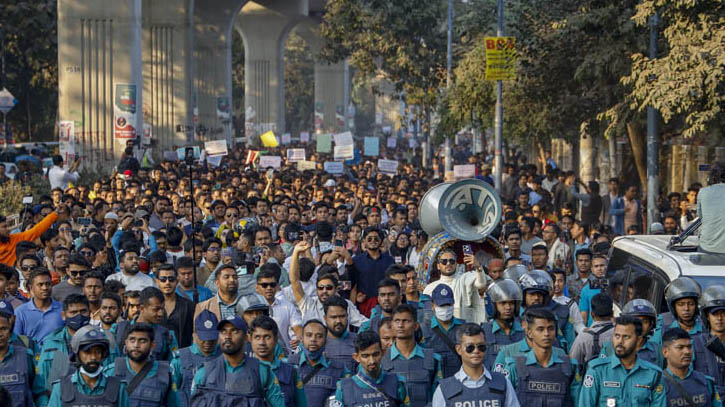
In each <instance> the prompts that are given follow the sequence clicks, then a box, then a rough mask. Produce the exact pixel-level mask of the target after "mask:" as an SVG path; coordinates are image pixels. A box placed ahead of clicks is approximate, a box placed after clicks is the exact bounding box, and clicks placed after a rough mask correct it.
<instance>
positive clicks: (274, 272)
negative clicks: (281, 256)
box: [256, 263, 302, 353]
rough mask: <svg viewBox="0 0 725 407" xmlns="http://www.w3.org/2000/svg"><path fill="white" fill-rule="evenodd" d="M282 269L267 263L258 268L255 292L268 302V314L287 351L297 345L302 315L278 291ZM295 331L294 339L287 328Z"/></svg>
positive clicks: (300, 331) (300, 334)
mask: <svg viewBox="0 0 725 407" xmlns="http://www.w3.org/2000/svg"><path fill="white" fill-rule="evenodd" d="M281 274H282V269H281V268H280V267H279V265H277V264H273V263H267V264H263V265H262V267H260V268H259V272H258V273H257V286H256V289H257V293H258V294H260V295H261V296H262V297H264V299H265V300H266V301H267V303H268V304H269V308H270V314H271V315H270V316H271V317H272V319H274V322H275V323H277V327H278V328H279V337H280V339H281V340H282V343H283V345H284V347H285V348H286V349H287V353H290V351H291V350H292V349H294V348H296V347H297V344H298V343H299V338H301V337H302V316H301V315H300V311H299V310H298V309H297V307H295V306H294V305H293V304H292V303H291V302H289V301H287V299H286V298H285V297H284V296H283V295H281V294H280V295H277V293H279V279H280V276H281ZM290 328H292V331H293V332H294V333H295V337H296V338H295V339H294V340H292V339H291V338H290V334H289V330H290Z"/></svg>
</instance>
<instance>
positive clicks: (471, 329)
mask: <svg viewBox="0 0 725 407" xmlns="http://www.w3.org/2000/svg"><path fill="white" fill-rule="evenodd" d="M477 335H483V328H481V325H478V324H474V323H470V322H467V323H465V324H463V325H461V326H460V327H459V328H458V330H456V342H457V343H461V342H463V337H464V336H477Z"/></svg>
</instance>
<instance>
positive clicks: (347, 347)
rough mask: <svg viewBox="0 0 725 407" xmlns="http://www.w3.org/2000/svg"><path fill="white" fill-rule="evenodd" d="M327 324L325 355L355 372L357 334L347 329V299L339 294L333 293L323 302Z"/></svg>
mask: <svg viewBox="0 0 725 407" xmlns="http://www.w3.org/2000/svg"><path fill="white" fill-rule="evenodd" d="M322 306H323V309H324V310H325V324H327V343H326V344H325V356H326V357H327V358H328V359H330V360H337V361H339V362H340V363H342V364H343V365H345V369H347V370H348V371H350V372H354V371H355V370H356V368H357V363H355V359H353V357H352V354H353V353H354V352H355V334H354V333H352V332H350V331H349V330H348V329H347V321H348V319H347V301H345V300H344V299H343V298H342V297H340V296H339V295H331V296H330V297H328V298H327V299H326V300H325V301H324V302H323V303H322Z"/></svg>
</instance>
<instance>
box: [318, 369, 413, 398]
mask: <svg viewBox="0 0 725 407" xmlns="http://www.w3.org/2000/svg"><path fill="white" fill-rule="evenodd" d="M404 380H405V379H403V378H402V377H399V376H398V375H395V374H390V373H385V372H383V371H381V372H380V376H379V377H378V378H377V380H376V379H373V378H372V377H370V376H368V375H367V374H366V373H365V371H364V370H363V368H362V367H359V368H358V371H357V374H356V375H355V376H352V377H349V378H345V379H342V380H340V381H339V382H337V390H335V401H336V402H335V401H333V402H332V403H331V404H330V405H331V407H338V406H344V407H377V406H385V407H409V406H410V401H409V400H408V393H407V391H406V388H405V383H404ZM371 385H373V386H374V387H372V386H371ZM381 390H382V392H381ZM383 392H384V393H385V394H383Z"/></svg>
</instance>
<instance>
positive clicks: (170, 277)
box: [156, 276, 176, 283]
mask: <svg viewBox="0 0 725 407" xmlns="http://www.w3.org/2000/svg"><path fill="white" fill-rule="evenodd" d="M156 279H157V280H159V281H160V282H162V283H165V282H167V281H168V282H170V283H173V282H175V281H176V277H174V276H167V277H156Z"/></svg>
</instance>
